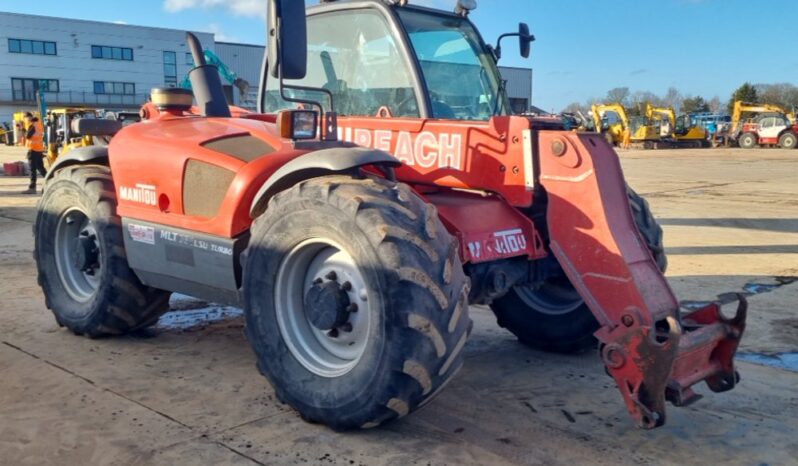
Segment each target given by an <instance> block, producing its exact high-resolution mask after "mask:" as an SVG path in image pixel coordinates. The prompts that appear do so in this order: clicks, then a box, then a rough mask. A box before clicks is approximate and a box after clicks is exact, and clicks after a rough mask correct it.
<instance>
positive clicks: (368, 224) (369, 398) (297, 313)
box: [243, 176, 471, 430]
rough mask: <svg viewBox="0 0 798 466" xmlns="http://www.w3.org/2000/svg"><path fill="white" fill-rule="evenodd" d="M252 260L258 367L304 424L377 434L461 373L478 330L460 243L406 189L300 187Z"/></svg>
mask: <svg viewBox="0 0 798 466" xmlns="http://www.w3.org/2000/svg"><path fill="white" fill-rule="evenodd" d="M245 256H246V257H245V259H244V286H243V293H244V300H245V310H246V322H247V335H248V337H249V341H250V344H251V345H252V347H253V349H254V351H255V353H256V356H257V360H258V367H259V369H260V370H261V372H262V373H263V375H265V376H266V377H267V378H268V379H269V381H270V382H271V384H272V386H273V387H274V389H275V392H276V394H277V396H278V398H280V399H281V400H283V401H284V402H286V403H288V404H289V405H291V406H292V407H293V408H295V409H296V410H297V411H298V412H299V413H300V415H301V416H302V417H303V418H304V419H306V420H308V421H311V422H318V423H323V424H326V425H328V426H330V427H332V428H334V429H337V430H346V429H355V428H370V427H375V426H378V425H380V424H382V423H384V422H386V421H390V420H392V419H396V418H399V417H402V416H405V415H407V414H408V413H410V412H412V411H413V410H415V409H416V408H418V407H420V406H421V405H423V404H425V403H426V402H428V401H430V399H431V398H432V397H433V396H435V394H437V393H438V392H439V390H440V389H441V388H442V387H443V386H444V385H445V384H446V383H447V382H448V381H449V380H451V378H452V377H453V376H454V375H455V373H456V372H457V371H458V370H459V368H460V367H461V366H462V362H463V355H462V350H463V346H464V345H465V342H466V339H467V337H468V334H469V332H470V329H471V320H470V319H469V317H468V280H467V278H466V277H465V275H464V273H463V268H462V265H461V263H460V259H459V256H458V248H457V243H456V240H455V239H454V238H452V237H451V236H450V235H449V233H448V232H447V231H446V229H445V228H444V226H443V224H442V223H441V221H440V219H439V218H438V216H437V212H436V210H435V209H434V207H432V206H430V205H427V204H426V203H424V201H422V200H421V199H420V198H419V197H418V196H417V195H416V194H415V193H414V192H413V191H412V190H411V189H410V188H408V187H407V186H405V185H402V184H395V183H390V182H387V181H383V180H376V179H375V180H372V179H365V180H361V179H353V178H350V177H344V176H335V177H325V178H317V179H313V180H310V181H306V182H303V183H301V184H298V185H296V186H295V187H293V188H291V189H290V190H288V191H286V192H283V193H281V194H279V195H277V196H276V197H275V198H274V199H272V200H271V202H270V204H269V208H268V209H267V211H266V212H265V213H264V214H263V215H262V216H261V217H260V218H258V219H257V220H256V221H255V223H254V225H253V227H252V237H251V241H250V246H249V248H248V249H247V251H246V253H245ZM353 306H355V307H353Z"/></svg>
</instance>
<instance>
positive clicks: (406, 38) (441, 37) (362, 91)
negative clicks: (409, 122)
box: [261, 0, 534, 121]
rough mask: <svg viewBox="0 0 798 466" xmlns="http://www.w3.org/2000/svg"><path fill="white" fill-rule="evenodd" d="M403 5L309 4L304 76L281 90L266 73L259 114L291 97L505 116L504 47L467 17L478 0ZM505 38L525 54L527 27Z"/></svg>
mask: <svg viewBox="0 0 798 466" xmlns="http://www.w3.org/2000/svg"><path fill="white" fill-rule="evenodd" d="M386 3H394V4H393V5H388V4H386ZM405 3H407V2H383V1H376V0H374V1H358V2H352V1H338V2H325V3H322V4H321V5H317V6H314V7H312V8H310V9H308V13H307V14H308V18H307V39H308V60H307V74H306V76H305V77H304V78H303V79H296V80H289V79H286V80H285V84H286V89H284V90H283V92H284V93H282V92H281V86H280V80H278V79H266V76H267V74H266V73H264V79H266V82H265V83H262V84H263V85H262V89H263V92H262V95H261V107H262V108H261V112H262V113H277V112H279V111H282V110H292V109H296V108H297V104H296V102H293V101H294V100H302V101H315V102H323V103H324V104H325V105H329V106H330V107H334V111H335V112H336V113H337V114H338V115H340V116H360V117H375V116H382V117H406V118H435V119H450V120H467V121H487V120H490V118H491V117H493V116H507V115H509V114H510V109H509V105H508V99H507V96H506V92H505V89H504V83H503V81H502V78H501V75H500V74H499V69H498V67H497V61H498V59H499V57H500V56H501V46H500V45H499V46H497V47H496V48H493V47H491V46H490V45H487V44H486V43H485V42H484V41H483V39H482V37H481V36H480V34H479V32H478V31H477V29H476V27H475V26H474V25H473V24H472V23H471V21H470V20H469V19H468V11H469V10H470V9H473V8H475V7H476V5H475V2H473V1H463V0H461V1H460V2H458V9H457V10H456V11H455V12H452V13H448V12H444V11H440V10H434V9H430V8H424V7H420V6H415V5H412V4H410V5H405V6H401V5H403V4H405ZM509 36H518V37H519V40H520V43H521V53H522V55H526V56H528V54H529V44H530V43H531V42H532V40H534V38H533V37H532V36H531V35H530V34H529V28H528V27H527V26H526V25H521V27H520V28H519V32H518V33H512V34H505V35H503V36H502V37H500V39H499V40H500V41H501V39H502V38H504V37H509ZM499 44H500V42H499ZM267 66H268V65H267ZM285 97H288V99H286V98H285ZM330 100H332V103H330Z"/></svg>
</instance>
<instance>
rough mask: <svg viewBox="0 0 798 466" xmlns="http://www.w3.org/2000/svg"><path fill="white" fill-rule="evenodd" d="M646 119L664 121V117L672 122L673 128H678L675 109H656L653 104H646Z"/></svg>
mask: <svg viewBox="0 0 798 466" xmlns="http://www.w3.org/2000/svg"><path fill="white" fill-rule="evenodd" d="M646 117H648V119H649V120H655V119H662V117H665V118H667V119H668V120H670V122H671V126H672V127H676V111H675V110H674V109H673V107H667V108H666V107H655V106H653V105H651V104H646ZM658 117H659V118H658Z"/></svg>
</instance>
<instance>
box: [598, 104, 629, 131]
mask: <svg viewBox="0 0 798 466" xmlns="http://www.w3.org/2000/svg"><path fill="white" fill-rule="evenodd" d="M608 112H615V113H617V114H618V118H620V119H621V123H623V127H624V128H629V115H627V114H626V108H624V106H623V105H621V104H607V105H593V120H594V121H595V122H596V128H599V129H600V128H601V118H602V117H603V116H604V115H606V114H607V113H608Z"/></svg>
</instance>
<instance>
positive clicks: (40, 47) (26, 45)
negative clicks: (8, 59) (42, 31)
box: [8, 39, 58, 55]
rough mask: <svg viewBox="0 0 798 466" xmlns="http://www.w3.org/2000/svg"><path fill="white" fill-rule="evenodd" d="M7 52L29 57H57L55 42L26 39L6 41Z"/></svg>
mask: <svg viewBox="0 0 798 466" xmlns="http://www.w3.org/2000/svg"><path fill="white" fill-rule="evenodd" d="M8 51H9V52H11V53H28V54H31V55H58V48H57V47H56V45H55V42H47V41H42V40H27V39H8Z"/></svg>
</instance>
